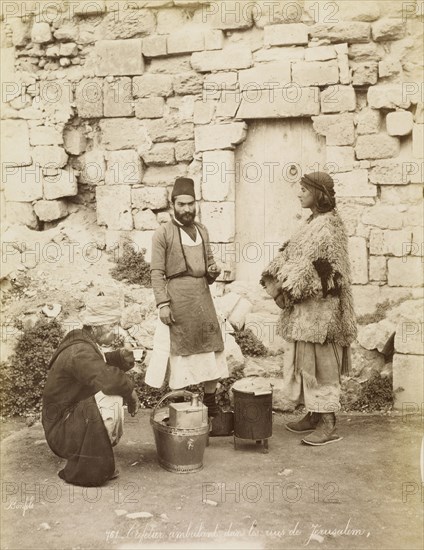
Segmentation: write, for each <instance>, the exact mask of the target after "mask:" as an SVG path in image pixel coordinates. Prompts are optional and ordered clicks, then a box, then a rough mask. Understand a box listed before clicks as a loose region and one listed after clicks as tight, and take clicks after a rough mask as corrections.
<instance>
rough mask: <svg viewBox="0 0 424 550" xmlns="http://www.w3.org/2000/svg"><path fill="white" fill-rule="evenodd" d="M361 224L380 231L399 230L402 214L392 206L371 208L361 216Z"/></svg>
mask: <svg viewBox="0 0 424 550" xmlns="http://www.w3.org/2000/svg"><path fill="white" fill-rule="evenodd" d="M362 223H364V224H366V225H373V226H375V227H380V228H381V229H401V227H402V214H401V213H400V212H399V210H398V209H397V208H395V207H394V206H373V207H372V208H368V209H367V210H365V212H364V213H363V214H362Z"/></svg>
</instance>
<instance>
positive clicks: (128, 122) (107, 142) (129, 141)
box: [100, 118, 151, 151]
mask: <svg viewBox="0 0 424 550" xmlns="http://www.w3.org/2000/svg"><path fill="white" fill-rule="evenodd" d="M100 130H101V139H102V143H103V145H104V147H105V148H106V149H108V150H109V151H116V150H118V149H136V148H137V147H148V146H149V145H150V143H151V140H150V139H149V137H148V134H147V129H146V127H145V126H144V123H142V122H141V121H140V120H138V119H136V118H114V119H106V120H101V121H100Z"/></svg>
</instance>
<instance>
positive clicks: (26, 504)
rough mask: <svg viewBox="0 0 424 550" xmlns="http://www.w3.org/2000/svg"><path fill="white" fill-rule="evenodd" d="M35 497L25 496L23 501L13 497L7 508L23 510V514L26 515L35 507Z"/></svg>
mask: <svg viewBox="0 0 424 550" xmlns="http://www.w3.org/2000/svg"><path fill="white" fill-rule="evenodd" d="M34 501H35V499H34V497H33V496H32V497H25V500H24V501H23V502H21V501H18V500H17V499H16V498H14V499H12V500H11V501H10V502H9V503H8V504H7V505H6V506H5V508H6V510H22V516H25V513H26V512H27V511H28V510H32V509H33V508H34Z"/></svg>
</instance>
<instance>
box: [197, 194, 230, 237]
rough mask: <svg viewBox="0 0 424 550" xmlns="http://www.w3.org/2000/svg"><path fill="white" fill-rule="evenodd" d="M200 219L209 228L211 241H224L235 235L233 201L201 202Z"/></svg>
mask: <svg viewBox="0 0 424 550" xmlns="http://www.w3.org/2000/svg"><path fill="white" fill-rule="evenodd" d="M200 213H201V216H200V217H201V221H202V223H203V224H204V225H206V227H207V228H208V230H209V236H210V240H211V242H217V243H225V242H231V241H233V240H234V236H235V203H234V202H202V203H201V205H200Z"/></svg>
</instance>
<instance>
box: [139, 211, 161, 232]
mask: <svg viewBox="0 0 424 550" xmlns="http://www.w3.org/2000/svg"><path fill="white" fill-rule="evenodd" d="M134 227H135V229H141V230H142V231H148V230H154V229H157V228H158V227H159V223H158V221H157V219H156V214H155V213H154V212H152V211H151V210H141V211H139V212H136V213H135V214H134Z"/></svg>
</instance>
